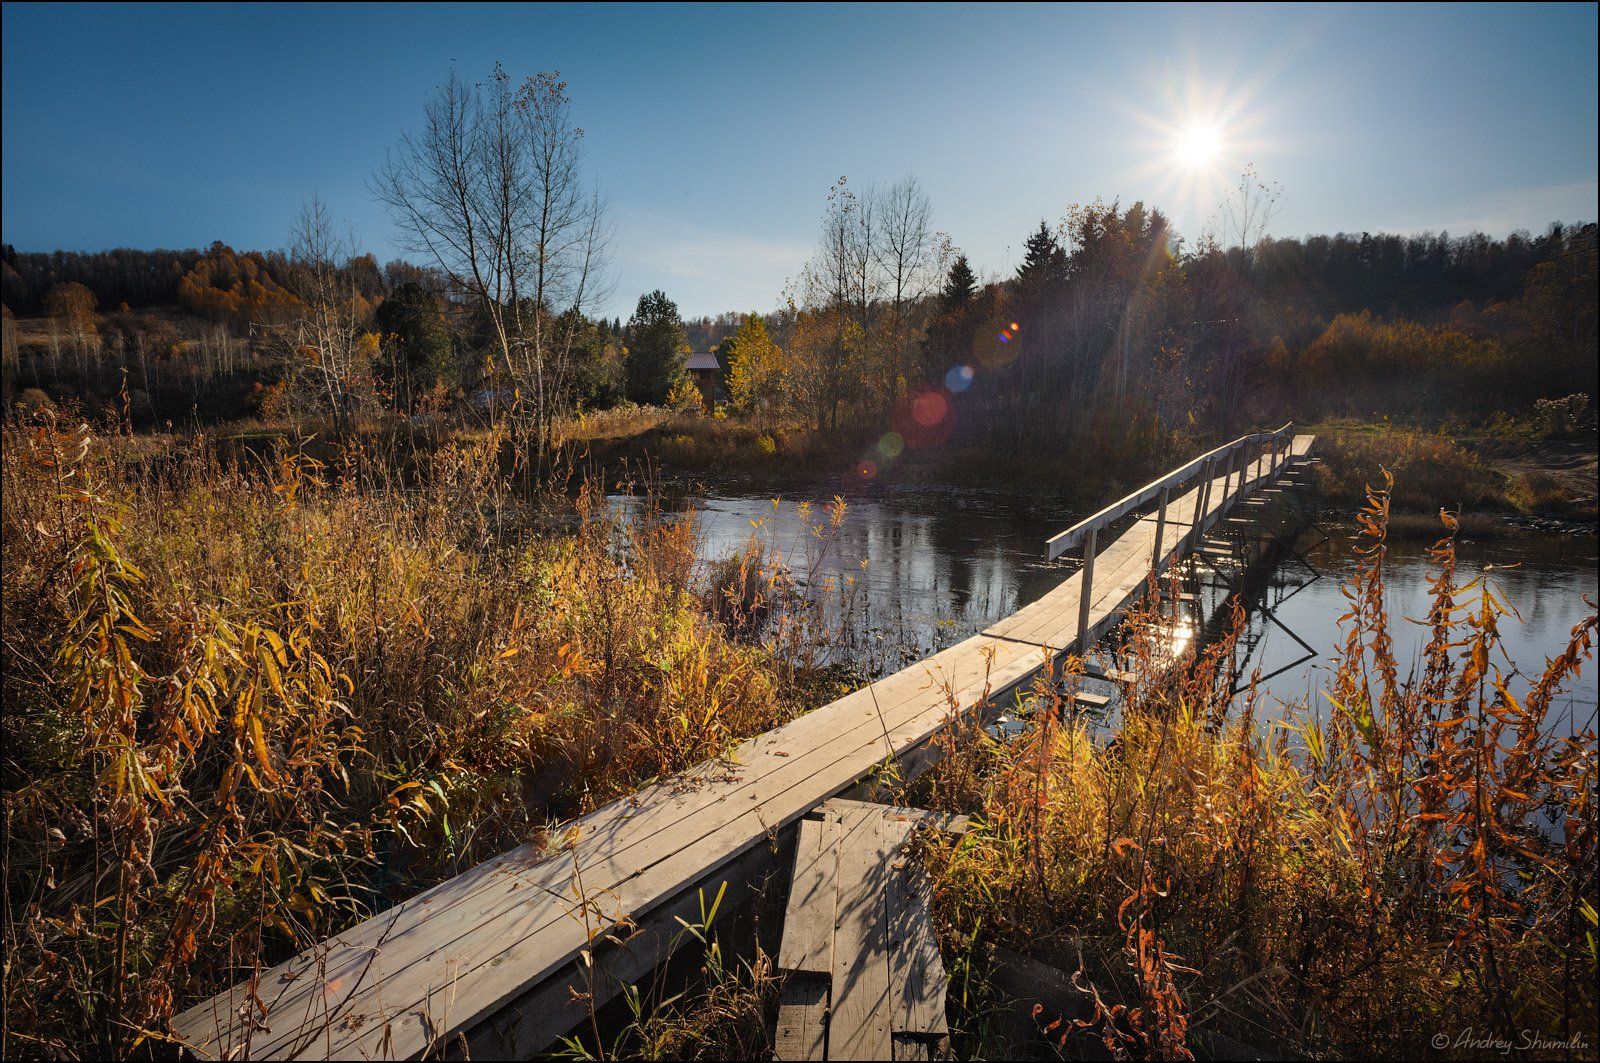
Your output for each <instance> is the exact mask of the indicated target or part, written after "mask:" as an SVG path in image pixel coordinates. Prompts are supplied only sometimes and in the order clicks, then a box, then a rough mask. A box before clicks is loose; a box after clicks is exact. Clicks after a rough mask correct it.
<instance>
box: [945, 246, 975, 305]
mask: <svg viewBox="0 0 1600 1063" xmlns="http://www.w3.org/2000/svg"><path fill="white" fill-rule="evenodd" d="M977 290H978V278H977V276H976V275H975V274H974V273H973V272H972V266H971V265H970V264H968V262H967V256H966V255H957V256H956V260H955V263H954V264H953V265H951V267H950V275H949V276H948V277H946V278H945V281H944V290H943V291H941V292H940V293H939V299H940V302H941V304H942V305H943V306H944V309H945V312H946V313H949V312H950V311H951V310H954V309H955V308H956V307H958V306H960V305H962V304H963V303H965V302H966V301H967V300H968V299H971V298H972V296H973V294H974V293H975V292H976V291H977Z"/></svg>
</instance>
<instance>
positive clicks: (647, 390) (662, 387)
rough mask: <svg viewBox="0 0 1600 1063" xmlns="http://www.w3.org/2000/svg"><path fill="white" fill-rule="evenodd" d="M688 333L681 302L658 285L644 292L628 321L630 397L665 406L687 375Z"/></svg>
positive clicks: (639, 401)
mask: <svg viewBox="0 0 1600 1063" xmlns="http://www.w3.org/2000/svg"><path fill="white" fill-rule="evenodd" d="M688 346H689V337H688V334H687V333H686V332H685V331H684V328H683V320H682V319H681V318H680V317H679V316H678V304H677V303H674V302H673V301H672V300H671V299H668V298H667V294H666V293H665V292H663V291H660V290H659V289H658V290H656V291H653V292H651V293H649V294H648V295H641V296H640V297H639V306H638V308H637V309H635V310H634V312H633V318H632V320H630V321H629V322H628V361H627V375H628V398H630V399H632V400H633V401H634V402H637V403H640V404H642V405H647V406H665V405H666V404H667V400H668V398H669V397H670V396H671V395H672V393H673V389H674V388H675V387H677V386H678V385H680V384H682V383H683V382H684V381H685V380H686V378H687V375H688V370H687V369H685V368H684V362H685V359H684V352H685V351H686V350H687V349H688Z"/></svg>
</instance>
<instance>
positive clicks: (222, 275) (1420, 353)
mask: <svg viewBox="0 0 1600 1063" xmlns="http://www.w3.org/2000/svg"><path fill="white" fill-rule="evenodd" d="M843 188H844V186H843V184H842V183H841V185H840V188H839V190H836V195H837V196H838V197H840V198H839V199H838V200H837V202H842V203H844V204H845V205H846V207H848V208H849V209H848V210H845V209H840V210H837V211H835V208H834V207H833V206H831V205H830V212H833V213H830V215H829V217H828V218H826V219H825V225H831V226H833V228H832V229H831V230H828V231H825V233H824V237H825V239H828V240H832V241H833V243H832V244H831V245H824V249H825V250H827V249H828V248H829V247H831V250H832V252H833V253H834V257H833V258H832V259H831V260H830V259H828V258H826V257H819V260H818V262H817V263H814V264H813V266H812V267H810V268H809V270H808V273H807V286H806V287H805V290H804V292H803V294H802V297H801V298H800V299H799V300H798V301H793V302H791V305H790V306H789V308H788V309H785V310H782V311H778V312H775V313H772V314H768V315H764V316H761V317H760V320H761V322H762V325H763V326H764V331H762V330H761V329H755V326H748V325H747V323H748V322H750V321H752V320H756V318H752V316H751V315H743V314H735V313H725V314H720V315H717V316H715V317H702V318H697V319H691V320H688V321H679V320H678V319H677V314H676V310H675V308H672V304H671V301H670V299H668V298H667V297H666V296H665V295H664V294H662V293H654V294H653V295H652V296H651V297H650V298H648V299H646V300H643V301H642V302H641V306H642V307H645V308H646V309H647V310H649V313H643V311H641V314H642V316H641V315H635V317H634V319H633V320H631V321H629V322H628V323H626V324H624V323H623V322H622V321H621V320H619V319H616V318H606V317H598V318H591V317H589V316H588V315H586V314H584V313H582V312H581V311H573V310H569V311H566V312H565V313H563V314H559V315H556V314H551V313H549V312H548V311H546V313H545V315H544V316H545V317H546V318H547V319H548V320H550V321H551V322H552V323H553V325H552V327H558V328H559V329H561V330H563V331H562V334H563V335H565V336H568V337H570V338H569V339H568V340H567V343H568V349H567V353H566V354H565V355H564V361H563V364H562V367H561V368H562V372H561V374H560V376H559V378H558V379H555V380H553V381H551V382H550V385H549V386H550V387H551V389H552V391H551V394H552V395H553V396H554V397H555V399H554V400H553V401H555V402H556V405H557V407H558V408H561V409H572V410H579V409H597V408H605V407H608V406H613V405H616V404H617V403H619V402H623V401H625V400H630V399H631V400H633V401H640V402H649V403H662V402H677V401H681V399H682V397H683V396H684V395H685V394H686V392H685V389H684V387H683V378H682V358H681V355H682V354H683V353H685V352H686V351H688V350H691V349H692V350H713V349H714V350H717V351H718V352H720V354H721V356H722V359H723V363H724V365H723V369H724V373H725V374H732V375H733V376H734V377H736V378H737V381H738V385H737V392H738V401H737V402H734V403H733V405H732V406H731V407H730V412H732V413H735V414H738V415H751V413H752V411H759V416H760V417H761V418H762V419H765V420H771V419H773V418H779V419H785V418H787V419H790V420H793V421H797V422H800V423H815V424H822V425H828V426H832V427H836V428H842V429H846V430H849V429H851V428H852V426H853V427H854V428H858V429H860V430H862V431H881V430H882V428H883V427H885V426H886V424H887V425H888V426H892V427H893V428H894V429H895V430H896V431H898V432H900V433H901V434H902V435H903V436H904V437H905V438H906V440H907V442H908V443H910V444H912V445H913V447H916V446H928V445H932V444H935V443H944V442H946V441H953V442H955V443H957V444H968V445H978V446H987V445H1006V446H1029V447H1041V446H1057V447H1058V446H1062V445H1081V444H1092V445H1094V446H1096V447H1099V448H1106V449H1109V450H1111V451H1124V452H1126V453H1127V454H1129V455H1132V454H1136V453H1141V452H1148V451H1149V450H1151V449H1152V448H1154V447H1158V446H1161V445H1163V444H1164V442H1167V441H1170V440H1171V439H1172V438H1173V435H1174V433H1176V432H1179V431H1190V432H1192V433H1194V434H1198V435H1205V434H1215V433H1217V432H1222V431H1226V430H1231V429H1233V428H1237V427H1239V426H1241V425H1244V424H1248V423H1256V422H1263V421H1265V420H1267V419H1274V418H1287V417H1297V418H1308V417H1317V416H1323V415H1328V414H1343V415H1354V416H1373V415H1378V416H1405V417H1442V416H1457V415H1464V416H1469V417H1471V416H1486V415H1488V414H1491V413H1494V412H1496V411H1511V410H1516V409H1519V408H1523V407H1527V406H1528V405H1530V404H1531V403H1533V402H1535V401H1537V400H1540V399H1551V398H1560V397H1563V396H1566V395H1570V394H1574V393H1584V394H1591V397H1592V391H1593V382H1594V373H1593V359H1594V357H1595V348H1596V338H1595V337H1596V326H1595V253H1594V250H1593V249H1594V247H1595V243H1596V229H1595V226H1594V225H1593V224H1585V225H1578V226H1566V227H1564V226H1560V225H1553V226H1551V227H1550V228H1549V229H1548V230H1546V231H1545V232H1544V233H1542V234H1540V235H1538V236H1530V235H1528V234H1526V233H1512V234H1510V235H1509V236H1505V237H1499V238H1496V237H1490V236H1486V235H1484V234H1481V233H1473V234H1470V235H1467V236H1460V237H1451V236H1448V235H1445V234H1431V233H1423V234H1418V235H1412V236H1399V235H1392V234H1361V235H1350V234H1339V235H1334V236H1311V237H1305V238H1298V239H1292V238H1275V237H1271V238H1269V237H1261V236H1260V235H1259V234H1257V235H1255V236H1254V238H1253V239H1252V238H1251V236H1252V234H1251V233H1249V232H1248V231H1241V232H1240V233H1239V234H1238V236H1239V240H1238V242H1236V243H1235V245H1234V246H1231V247H1224V246H1222V245H1221V243H1220V242H1219V241H1218V240H1216V239H1205V240H1202V241H1201V242H1200V244H1199V246H1198V247H1197V248H1195V249H1194V250H1192V251H1186V250H1184V248H1183V244H1182V241H1180V240H1179V239H1178V238H1177V237H1176V235H1175V234H1174V233H1173V232H1172V230H1171V227H1170V225H1169V223H1168V221H1167V219H1166V217H1165V216H1164V215H1163V214H1162V213H1161V212H1160V211H1159V210H1156V209H1153V208H1148V207H1146V206H1145V205H1144V204H1141V203H1134V204H1132V205H1131V206H1128V207H1123V206H1121V205H1120V204H1118V203H1115V202H1112V203H1109V204H1108V203H1105V202H1102V201H1096V202H1095V203H1092V204H1089V205H1086V206H1082V207H1078V208H1074V210H1073V211H1072V212H1071V213H1070V214H1069V215H1068V216H1067V217H1066V218H1065V219H1064V220H1063V221H1062V222H1061V223H1060V224H1059V225H1057V226H1054V227H1052V226H1050V225H1049V224H1047V223H1044V222H1041V223H1040V224H1039V226H1038V227H1037V228H1036V229H1035V230H1033V231H1032V232H1031V233H1030V234H1029V236H1028V237H1027V239H1026V241H1025V243H1024V256H1023V261H1022V262H1021V264H1020V265H1019V267H1018V268H1017V270H1016V271H1015V273H1014V274H1013V275H1011V276H1008V277H1005V278H1000V279H991V280H989V281H988V282H987V283H984V282H981V281H980V279H979V278H978V277H977V276H976V274H975V273H974V272H973V270H972V268H971V266H970V264H969V263H968V261H967V259H966V257H965V256H962V255H960V254H959V253H958V252H957V251H956V250H955V249H953V248H949V247H948V246H946V247H945V248H943V252H944V253H942V254H941V255H939V256H937V260H936V261H937V268H935V269H932V270H931V271H930V270H929V269H928V268H927V267H928V265H929V264H930V263H933V262H935V257H934V256H933V254H932V250H931V249H932V248H933V241H932V234H931V230H928V232H927V233H925V234H924V235H923V237H922V239H924V240H925V242H926V246H927V247H928V248H929V249H930V251H929V254H928V255H927V256H924V257H923V258H921V259H919V260H918V262H919V265H918V269H919V270H920V271H921V273H920V274H919V275H925V280H924V281H921V282H918V284H917V285H916V286H915V287H914V288H913V287H911V286H908V285H907V284H905V283H904V281H903V278H902V283H901V284H900V286H899V288H898V294H897V289H896V288H895V287H894V285H893V284H892V283H891V281H892V275H891V273H890V272H889V271H886V270H882V269H878V274H877V275H871V274H869V272H868V271H869V269H872V268H877V267H875V266H874V264H881V263H883V262H885V261H887V260H888V259H887V255H886V252H885V251H884V250H883V249H882V248H880V247H878V246H876V245H871V246H869V244H868V239H869V237H868V236H867V235H862V234H858V233H855V232H854V231H853V230H852V229H851V228H850V226H851V225H852V224H853V218H855V217H856V216H858V215H859V214H862V213H865V210H864V209H863V208H862V207H860V206H858V205H857V204H856V202H855V200H854V199H846V198H844V197H846V196H849V195H850V193H846V192H844V191H843ZM907 188H909V191H906V189H907ZM895 194H896V195H899V196H901V197H902V198H905V197H910V201H914V200H915V197H916V196H917V195H920V191H919V190H917V189H916V188H915V186H914V185H910V186H897V189H896V190H895ZM864 195H869V196H877V197H878V200H877V201H874V202H873V203H872V204H871V205H872V207H873V209H875V210H877V211H878V216H879V217H880V218H881V217H882V216H883V215H884V211H885V209H886V206H887V205H890V204H891V203H892V202H893V196H890V195H888V194H886V193H883V192H881V191H876V190H869V192H868V193H864ZM834 202H835V200H830V204H832V203H834ZM835 214H837V216H835ZM924 227H925V228H926V226H925V219H924ZM880 231H881V230H880ZM870 239H871V240H877V239H878V237H877V236H876V235H872V236H871V237H870ZM852 241H854V242H852ZM901 253H902V255H904V254H906V252H905V251H904V249H903V248H902V252H901ZM852 255H854V256H855V257H854V258H852V257H851V256H852ZM334 257H335V258H336V261H333V262H332V268H331V272H329V273H328V278H332V279H331V280H328V282H327V283H331V284H332V285H333V289H334V291H333V295H334V298H333V299H332V302H331V303H330V304H328V305H333V306H337V307H342V308H343V309H344V310H345V311H348V313H346V314H344V316H345V317H348V321H347V322H345V323H344V324H343V325H342V326H341V328H340V329H335V330H334V334H335V335H344V339H343V340H342V341H340V342H338V343H335V342H333V341H330V340H329V338H328V336H329V333H328V330H327V329H326V328H323V329H322V330H321V331H317V330H315V329H312V330H310V331H308V328H307V314H308V308H309V307H311V306H312V305H314V304H315V305H321V304H320V303H319V302H318V297H317V296H315V295H314V294H312V293H308V291H307V290H306V287H305V278H306V276H308V275H309V274H307V273H306V271H305V269H304V255H303V254H300V257H297V252H295V251H294V250H293V249H289V250H283V251H277V250H275V251H268V252H257V251H250V252H239V251H235V250H234V249H232V248H230V247H228V246H226V245H224V244H222V243H215V244H213V245H211V246H210V247H208V248H205V249H192V250H180V251H169V250H158V251H134V250H127V249H122V250H116V251H106V252H94V253H74V252H61V251H58V252H50V253H42V252H34V253H19V252H17V251H16V250H15V249H13V248H11V247H10V246H7V247H5V249H4V256H3V258H4V294H5V318H6V339H5V375H4V384H5V395H6V404H7V407H8V408H9V407H11V406H13V405H15V404H16V403H17V402H18V401H19V400H20V399H21V398H22V396H23V395H24V393H25V394H26V396H27V400H26V402H25V405H30V406H35V405H38V404H40V403H44V402H49V403H53V404H60V403H67V404H73V405H75V406H77V407H80V408H81V410H82V412H85V413H88V414H90V415H94V414H103V415H107V416H110V415H126V416H127V417H129V418H130V419H131V420H133V421H134V422H135V423H153V422H160V421H179V420H186V419H194V420H199V421H219V420H229V419H237V418H241V417H250V416H256V417H262V418H265V419H269V420H273V419H281V418H284V417H290V418H294V417H301V416H306V415H318V416H320V415H325V414H328V413H330V412H333V407H339V408H341V409H342V408H343V407H346V406H349V407H351V408H352V409H358V408H361V407H368V408H371V409H374V410H380V409H392V410H395V411H398V412H402V413H407V414H415V413H438V412H443V411H447V410H451V409H455V410H458V411H460V412H462V413H464V414H466V415H468V416H477V417H487V418H493V417H495V416H496V415H497V408H498V407H499V406H503V405H504V404H505V403H506V401H507V399H506V396H507V395H508V394H510V393H511V389H512V388H513V387H515V386H516V379H515V378H514V377H511V376H507V374H506V372H505V370H504V368H503V366H502V364H501V361H502V360H500V359H497V357H496V356H495V352H494V340H493V336H494V322H493V321H492V320H491V318H490V317H489V316H488V315H487V314H486V312H485V311H484V309H483V307H484V305H485V304H484V301H483V300H482V299H474V298H472V297H471V296H470V293H469V292H468V291H467V290H466V288H465V287H464V286H463V285H462V283H460V282H459V281H457V280H453V279H452V277H451V276H450V275H449V274H447V273H446V272H444V271H443V270H441V269H439V268H437V267H423V266H416V265H412V264H410V263H406V262H403V261H394V262H390V263H388V264H387V265H380V264H379V263H378V261H377V260H376V259H375V258H374V257H373V256H372V255H370V254H361V253H357V252H355V250H354V249H346V250H345V251H344V252H343V253H342V254H340V255H337V256H334ZM852 262H856V263H860V266H859V269H856V268H855V267H853V266H852ZM830 269H831V272H830ZM852 270H854V272H852ZM902 272H905V271H904V270H902ZM323 294H324V295H326V294H328V293H326V292H325V293H323ZM323 302H327V301H326V300H323ZM646 304H648V306H646ZM669 309H670V313H668V310H669ZM663 315H665V316H663ZM324 316H326V315H324ZM669 319H670V320H669ZM323 324H324V325H326V324H327V322H326V321H324V322H323ZM742 329H743V330H744V332H741V330H742ZM752 329H754V331H751V330H752ZM313 333H315V335H313ZM745 333H748V335H749V336H750V337H751V338H752V342H751V343H748V344H746V345H747V346H750V348H751V349H750V350H749V351H746V352H745V353H744V354H743V356H741V355H740V354H739V350H738V348H739V337H740V335H743V334H745ZM728 379H729V378H728V377H725V380H724V384H725V385H726V384H727V383H728ZM929 392H932V393H936V394H938V395H939V396H940V400H941V402H942V403H943V404H944V406H943V407H942V408H944V409H947V411H948V416H947V417H944V418H942V419H941V423H939V424H937V425H934V426H929V425H922V424H918V423H916V419H915V418H913V417H911V416H910V413H909V411H910V409H911V404H912V403H913V402H914V400H915V399H916V398H917V397H918V396H919V395H923V394H927V393H929ZM730 394H731V393H730Z"/></svg>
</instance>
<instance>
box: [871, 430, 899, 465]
mask: <svg viewBox="0 0 1600 1063" xmlns="http://www.w3.org/2000/svg"><path fill="white" fill-rule="evenodd" d="M905 449H906V441H905V437H904V436H902V435H901V434H900V433H899V432H885V433H883V438H882V439H879V440H878V453H879V454H882V455H883V456H884V457H885V458H888V459H889V460H890V461H893V460H894V459H895V458H898V457H899V456H900V452H901V451H902V450H905Z"/></svg>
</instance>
